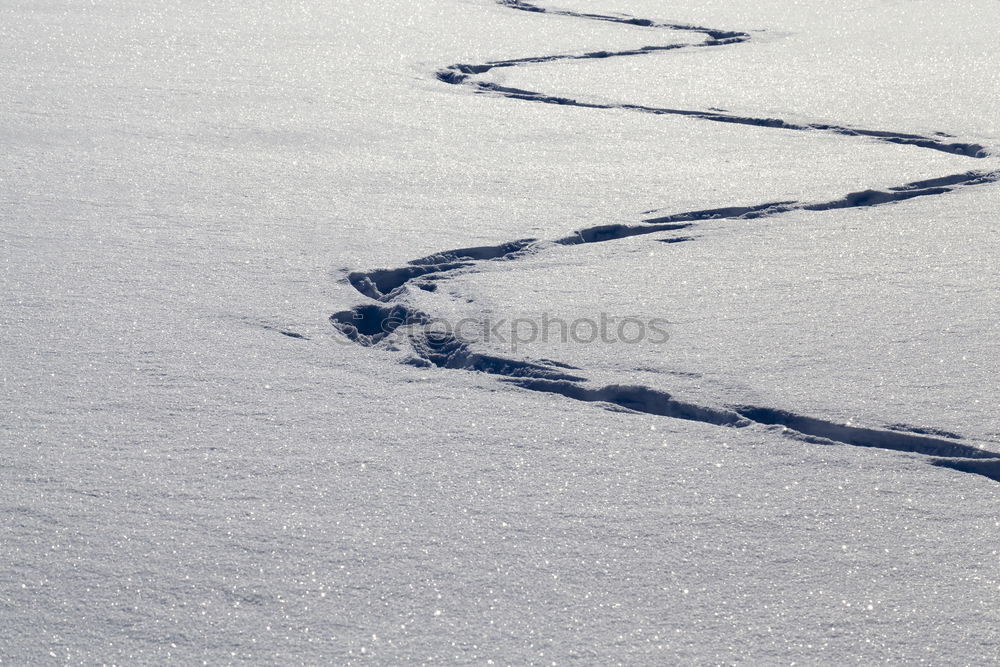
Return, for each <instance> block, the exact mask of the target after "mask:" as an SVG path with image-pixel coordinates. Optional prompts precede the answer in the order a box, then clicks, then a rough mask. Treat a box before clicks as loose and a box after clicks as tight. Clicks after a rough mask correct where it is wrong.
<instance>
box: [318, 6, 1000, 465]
mask: <svg viewBox="0 0 1000 667" xmlns="http://www.w3.org/2000/svg"><path fill="white" fill-rule="evenodd" d="M497 2H498V4H500V5H503V6H505V7H508V8H510V9H514V10H519V11H526V12H533V13H539V14H555V15H560V16H570V17H575V18H580V19H588V20H597V21H609V22H613V23H621V24H628V25H634V26H642V27H648V28H659V29H665V30H674V31H685V32H690V33H697V34H702V35H704V37H705V41H703V42H701V43H695V44H671V45H665V46H644V47H641V48H638V49H629V50H623V51H596V52H591V53H585V54H581V55H548V56H536V57H527V58H518V59H512V60H498V61H492V62H488V63H485V64H481V65H469V64H456V65H450V66H448V67H445V68H443V69H441V70H439V71H438V72H436V74H435V76H436V77H437V79H438V80H440V81H442V82H444V83H447V84H450V85H456V86H464V87H468V88H470V89H471V90H472V91H473V92H474V93H476V94H482V95H493V96H499V97H506V98H510V99H517V100H523V101H528V102H535V103H542V104H557V105H564V106H576V107H583V108H589V109H598V110H600V109H623V110H629V111H634V112H639V113H647V114H652V115H680V116H687V117H690V118H692V119H695V120H702V121H710V122H721V123H736V124H743V125H754V126H760V127H768V128H773V129H776V130H787V131H798V132H825V133H832V134H837V135H842V136H851V137H862V138H868V139H873V140H876V141H882V142H887V143H893V144H903V145H909V146H914V147H918V148H923V149H927V150H934V151H939V152H944V153H951V154H955V155H961V156H964V157H969V158H973V159H976V158H984V157H987V155H988V152H987V150H986V148H985V147H983V146H981V145H979V144H974V143H962V142H953V141H948V140H947V139H952V138H953V137H950V136H949V135H944V134H941V133H938V134H937V135H935V136H921V135H916V134H908V133H898V132H888V131H883V130H868V129H861V128H851V127H846V126H840V125H832V124H825V123H809V124H796V123H790V122H787V121H784V120H780V119H775V118H754V117H748V116H737V115H734V114H730V113H728V112H726V111H724V110H721V109H710V110H705V111H700V110H684V109H669V108H660V107H649V106H642V105H635V104H608V103H597V102H587V101H581V100H575V99H569V98H565V97H555V96H550V95H545V94H543V93H539V92H534V91H528V90H522V89H518V88H510V87H505V86H500V85H497V84H494V83H490V82H484V81H477V80H476V77H477V76H478V75H480V74H483V73H485V72H488V71H490V70H491V69H495V68H504V67H518V66H523V65H529V64H538V63H547V62H556V61H562V60H579V59H587V58H595V59H597V58H601V59H603V58H614V57H638V56H648V55H651V54H654V53H660V52H664V51H672V50H679V49H691V48H709V47H724V46H730V45H735V44H741V43H744V42H747V41H749V40H750V39H751V37H750V35H749V33H746V32H738V31H727V30H716V29H712V28H704V27H698V26H689V25H680V24H670V23H657V22H655V21H651V20H648V19H641V18H635V17H630V16H615V15H605V14H591V13H579V12H573V11H568V10H557V9H548V8H543V7H539V6H537V5H533V4H531V3H528V2H525V1H523V0H497ZM998 181H1000V172H983V171H968V172H963V173H960V174H953V175H949V176H944V177H940V178H934V179H927V180H922V181H915V182H912V183H907V184H904V185H900V186H897V187H892V188H888V189H887V190H864V191H860V192H853V193H849V194H847V195H845V196H843V197H841V198H838V199H835V200H831V201H827V202H798V201H779V202H769V203H763V204H751V205H738V206H727V207H720V208H714V209H704V210H698V211H688V212H684V213H673V214H668V215H659V216H655V217H649V218H645V219H643V220H642V221H641V222H640V223H639V224H635V225H623V224H613V225H599V226H595V227H589V228H585V229H581V230H578V231H577V232H575V233H574V234H572V235H570V236H566V237H563V238H558V239H553V240H550V241H548V242H542V241H539V240H538V239H518V240H514V241H509V242H507V243H502V244H498V245H494V246H479V247H470V248H458V249H455V250H448V251H443V252H440V253H435V254H434V255H430V256H428V257H422V258H420V259H416V260H413V261H411V262H409V263H408V264H407V265H406V266H403V267H399V268H395V269H377V270H373V271H355V272H351V273H349V274H348V275H347V280H348V281H349V282H350V283H351V285H353V286H354V288H355V289H356V290H357V291H358V292H360V293H361V294H363V295H365V296H367V297H369V298H371V299H373V300H375V301H376V303H367V304H363V305H359V306H356V307H354V308H351V309H348V310H344V311H340V312H338V313H334V314H333V315H331V316H330V322H331V324H332V325H333V326H334V327H335V328H336V329H337V330H338V331H340V332H341V333H343V334H344V335H346V336H347V337H348V338H350V339H351V340H353V341H355V342H356V343H358V344H360V345H363V346H372V345H378V344H380V343H382V342H383V341H385V340H386V339H387V338H389V337H390V336H393V335H394V334H396V335H399V334H400V333H401V330H404V329H405V332H406V333H405V339H406V341H407V344H408V345H409V346H410V348H411V349H412V351H413V355H412V356H411V357H410V358H409V359H408V363H411V364H416V365H421V366H434V367H439V368H450V369H462V370H469V371H478V372H484V373H489V374H492V375H496V376H499V377H500V378H501V379H502V380H503V381H505V382H508V383H512V384H515V385H517V386H519V387H522V388H524V389H527V390H531V391H536V392H542V393H549V394H557V395H560V396H563V397H566V398H569V399H573V400H577V401H583V402H592V403H599V404H601V405H603V406H605V407H607V408H609V409H615V410H626V411H631V412H640V413H645V414H652V415H658V416H664V417H670V418H674V419H684V420H689V421H696V422H702V423H707V424H712V425H716V426H723V427H733V428H743V427H747V426H751V425H759V426H766V427H769V428H781V429H782V432H783V433H785V434H786V435H789V436H791V437H794V438H798V439H801V440H804V441H808V442H820V443H825V444H845V445H852V446H859V447H877V448H881V449H888V450H894V451H900V452H906V453H910V454H914V455H920V456H923V457H926V459H927V461H928V462H929V463H931V464H933V465H937V466H944V467H949V468H952V469H954V470H959V471H962V472H966V473H971V474H976V475H982V476H985V477H988V478H989V479H992V480H996V481H1000V453H995V452H991V451H988V450H984V449H980V448H978V447H976V446H974V445H972V444H969V443H966V442H963V441H962V439H961V438H960V437H959V436H957V435H956V434H953V433H948V432H944V431H939V430H937V429H927V428H924V429H921V428H913V427H907V426H903V425H894V426H892V427H890V428H888V429H873V428H863V427H856V426H852V425H844V424H836V423H834V422H829V421H824V420H821V419H816V418H813V417H808V416H805V415H798V414H795V413H792V412H788V411H785V410H778V409H774V408H766V407H759V406H748V405H739V404H736V405H730V406H705V405H697V404H694V403H690V402H686V401H681V400H678V399H676V398H674V397H672V396H671V395H670V394H669V393H667V392H663V391H660V390H657V389H652V388H649V387H642V386H630V385H607V386H603V387H593V386H589V385H587V384H585V383H586V378H584V377H582V376H580V375H576V374H573V373H571V372H569V371H577V370H579V369H575V368H573V367H571V366H568V365H566V364H560V363H557V362H550V361H538V362H532V361H527V360H519V359H510V358H504V357H500V356H497V355H492V354H485V353H480V352H477V351H474V350H473V349H471V347H470V346H469V344H468V343H466V342H464V341H462V340H459V339H457V338H455V337H454V336H451V335H443V334H440V333H435V332H433V331H428V330H427V329H426V325H428V324H429V323H430V322H431V321H432V319H433V318H431V317H430V316H429V315H428V314H426V313H423V312H420V311H419V310H417V309H415V308H413V307H411V306H409V305H407V303H406V296H407V290H408V289H409V287H410V286H413V287H417V288H420V289H424V290H428V291H434V290H435V289H436V285H437V281H440V280H443V279H446V278H447V277H448V276H449V275H454V274H455V273H456V272H458V271H462V270H468V269H470V268H472V267H474V266H475V265H476V264H478V263H481V262H502V261H513V260H516V259H518V258H520V257H523V256H525V255H528V254H530V253H535V252H543V251H545V250H546V249H547V248H552V247H558V246H563V247H565V246H575V245H581V244H589V243H601V242H606V241H613V240H617V239H622V238H627V237H631V236H639V235H645V234H655V233H661V232H668V231H678V230H683V229H688V228H690V227H693V226H695V225H697V224H698V223H699V222H704V221H708V220H727V219H756V218H765V217H771V216H776V215H780V214H783V213H787V212H789V211H828V210H836V209H845V208H863V207H873V206H882V205H885V204H891V203H893V202H898V201H903V200H907V199H913V198H916V197H928V196H940V195H944V194H947V193H949V192H953V191H955V190H957V189H959V188H966V187H973V186H979V185H984V184H989V183H996V182H998ZM653 213H655V211H647V212H646V215H650V214H653ZM658 240H660V241H665V242H680V241H686V240H690V237H686V236H677V237H673V238H666V239H658ZM378 302H381V303H378Z"/></svg>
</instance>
